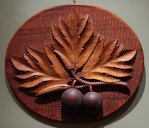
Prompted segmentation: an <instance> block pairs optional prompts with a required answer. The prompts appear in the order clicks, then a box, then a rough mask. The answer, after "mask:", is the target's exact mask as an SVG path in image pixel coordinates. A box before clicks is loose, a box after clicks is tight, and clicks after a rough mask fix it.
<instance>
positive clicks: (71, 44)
mask: <svg viewBox="0 0 149 128" xmlns="http://www.w3.org/2000/svg"><path fill="white" fill-rule="evenodd" d="M52 35H53V39H52V41H51V44H52V47H53V48H54V49H55V52H56V53H57V54H58V55H59V56H60V57H61V59H62V60H63V62H64V63H65V65H66V66H67V67H68V68H72V69H74V70H77V69H78V68H80V67H82V66H83V65H84V64H85V62H86V61H87V59H88V57H89V56H90V55H91V53H92V52H93V50H94V48H95V46H96V44H97V41H98V38H99V35H95V34H93V23H92V20H91V19H89V18H88V15H87V16H79V15H78V14H77V13H76V11H74V10H73V11H72V12H71V13H70V14H69V15H68V18H67V21H66V22H64V20H63V19H61V17H60V18H59V21H58V25H52ZM61 46H62V47H61Z"/></svg>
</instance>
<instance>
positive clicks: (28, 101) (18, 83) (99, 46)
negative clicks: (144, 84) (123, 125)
mask: <svg viewBox="0 0 149 128" xmlns="http://www.w3.org/2000/svg"><path fill="white" fill-rule="evenodd" d="M143 69H144V58H143V51H142V47H141V45H140V42H139V40H138V38H137V36H136V35H135V33H134V32H133V31H132V30H131V28H130V27H129V26H128V25H127V24H126V23H125V22H124V21H123V20H121V19H120V18H119V17H117V16H116V15H114V14H112V13H111V12H109V11H107V10H104V9H101V8H97V7H92V6H85V5H65V6H58V7H54V8H51V9H47V10H44V11H42V12H40V13H38V14H37V15H35V16H33V17H32V18H30V19H29V20H28V21H27V22H25V23H24V24H23V25H22V26H21V27H20V28H19V29H18V30H17V32H16V33H15V35H14V36H13V38H12V40H11V41H10V44H9V46H8V49H7V54H6V75H7V78H8V82H9V85H10V87H11V88H12V91H13V92H14V94H15V96H16V97H17V98H18V99H19V101H20V102H21V103H22V104H23V105H24V106H26V107H27V108H28V109H29V110H32V111H33V112H34V113H36V114H38V115H40V116H42V117H45V118H48V119H50V120H57V121H70V122H71V121H87V120H90V121H91V120H99V119H101V118H103V117H106V116H109V115H111V114H112V113H114V112H116V111H117V110H119V109H120V108H122V107H123V106H124V105H125V104H126V103H127V102H128V101H129V100H130V98H131V97H132V96H133V95H134V93H135V92H136V91H137V89H138V87H139V84H140V81H141V78H142V74H143ZM69 88H77V89H79V90H81V91H82V93H83V94H85V93H86V92H88V91H96V92H97V93H99V94H100V95H101V96H102V98H103V104H102V112H101V113H100V114H97V115H89V114H86V113H85V112H84V111H83V110H82V111H80V112H79V114H77V115H67V114H65V113H64V112H63V109H62V105H61V95H62V93H63V91H64V90H67V89H69Z"/></svg>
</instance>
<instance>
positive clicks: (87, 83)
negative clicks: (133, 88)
mask: <svg viewBox="0 0 149 128" xmlns="http://www.w3.org/2000/svg"><path fill="white" fill-rule="evenodd" d="M71 74H72V76H73V77H74V78H75V80H76V81H78V82H80V83H82V84H83V87H86V86H94V85H98V86H99V85H121V86H123V87H127V88H129V87H128V84H127V83H126V82H90V81H86V80H83V79H81V78H79V77H78V76H77V75H76V74H75V72H74V70H71ZM77 87H79V86H77Z"/></svg>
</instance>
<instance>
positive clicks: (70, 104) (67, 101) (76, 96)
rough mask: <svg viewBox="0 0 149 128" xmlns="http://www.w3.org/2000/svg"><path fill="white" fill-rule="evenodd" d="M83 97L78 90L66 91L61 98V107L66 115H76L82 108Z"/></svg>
mask: <svg viewBox="0 0 149 128" xmlns="http://www.w3.org/2000/svg"><path fill="white" fill-rule="evenodd" d="M82 98H83V95H82V93H81V92H80V91H79V90H78V89H74V88H71V89H67V90H66V91H64V93H63V94H62V97H61V102H62V107H63V109H64V111H65V112H67V113H70V114H72V113H77V112H79V111H80V109H81V107H82Z"/></svg>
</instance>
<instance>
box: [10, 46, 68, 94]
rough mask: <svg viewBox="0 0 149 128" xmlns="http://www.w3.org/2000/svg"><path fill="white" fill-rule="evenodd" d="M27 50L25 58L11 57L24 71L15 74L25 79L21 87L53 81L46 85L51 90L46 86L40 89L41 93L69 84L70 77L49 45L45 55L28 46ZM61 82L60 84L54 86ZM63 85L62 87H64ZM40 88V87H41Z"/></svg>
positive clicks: (18, 68) (17, 66)
mask: <svg viewBox="0 0 149 128" xmlns="http://www.w3.org/2000/svg"><path fill="white" fill-rule="evenodd" d="M27 52H28V53H25V54H24V59H22V58H19V57H11V62H12V64H13V65H14V67H15V68H16V69H17V70H20V71H22V74H18V75H15V77H16V78H18V79H22V80H25V82H22V83H21V84H20V85H19V87H24V88H31V87H35V86H37V85H39V84H41V83H43V82H51V81H52V82H51V84H48V85H47V86H46V87H48V88H50V87H51V89H50V90H46V89H44V88H41V89H40V93H43V90H46V91H45V92H48V91H52V90H55V89H59V88H60V87H61V85H63V86H64V85H67V82H68V81H69V79H70V77H69V74H68V73H67V72H66V71H65V69H64V68H63V66H62V65H61V63H60V62H59V60H58V59H57V57H56V55H55V53H54V52H53V51H52V49H51V48H50V47H49V46H47V45H46V46H45V53H46V55H47V56H46V55H44V54H43V53H42V52H39V51H37V50H35V49H32V48H29V47H27ZM57 83H59V85H60V86H58V85H57V86H55V87H54V88H53V87H52V86H53V85H56V84H57ZM63 86H62V87H63ZM39 88H40V87H39Z"/></svg>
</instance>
